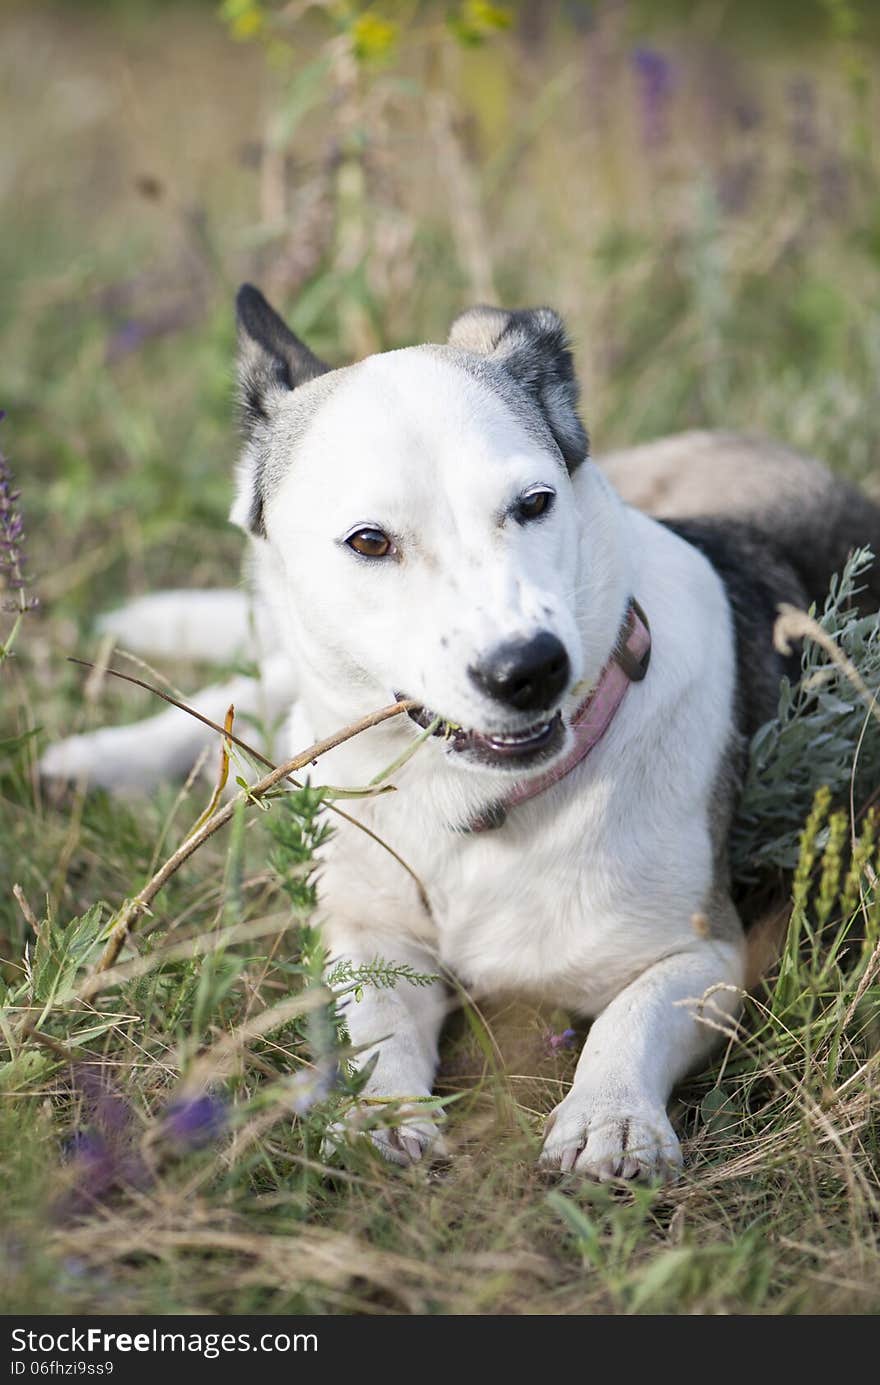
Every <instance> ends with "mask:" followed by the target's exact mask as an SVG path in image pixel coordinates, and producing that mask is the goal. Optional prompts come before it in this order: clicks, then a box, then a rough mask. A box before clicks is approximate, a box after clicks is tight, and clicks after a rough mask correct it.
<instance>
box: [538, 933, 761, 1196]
mask: <svg viewBox="0 0 880 1385" xmlns="http://www.w3.org/2000/svg"><path fill="white" fill-rule="evenodd" d="M742 980H743V951H742V946H741V944H740V943H739V942H712V941H707V942H705V943H704V944H702V945H701V946H700V947H699V948H695V949H694V950H692V951H688V952H686V953H678V954H675V955H673V956H667V957H664V958H663V959H662V960H661V961H659V962H655V963H654V964H653V965H652V966H650V967H648V968H647V969H646V970H645V971H644V972H642V973H641V975H640V976H638V977H637V979H636V980H635V981H633V982H631V983H630V985H628V986H626V987H625V988H624V990H622V991H620V992H619V994H618V995H617V996H615V998H614V999H613V1000H612V1001H611V1003H610V1004H609V1005H608V1006H607V1007H606V1008H605V1009H604V1010H603V1011H602V1013H601V1014H600V1015H599V1016H598V1018H597V1019H596V1020H595V1021H594V1023H593V1025H592V1028H591V1029H590V1033H589V1035H588V1037H587V1042H586V1044H585V1045H584V1050H583V1053H582V1054H581V1058H580V1061H579V1063H578V1066H577V1071H576V1072H575V1078H574V1083H573V1084H572V1088H571V1091H570V1092H569V1094H568V1096H567V1097H566V1098H565V1100H564V1101H562V1102H561V1103H560V1104H559V1105H558V1106H557V1107H556V1109H555V1111H553V1112H551V1114H550V1116H549V1117H548V1120H547V1127H546V1137H545V1140H544V1148H543V1150H542V1153H541V1163H542V1164H544V1165H546V1166H548V1167H551V1168H558V1169H561V1170H563V1171H568V1170H570V1169H576V1170H577V1171H578V1172H579V1173H584V1174H586V1175H587V1176H588V1177H591V1178H596V1179H599V1180H600V1181H602V1182H605V1181H607V1180H609V1179H611V1178H668V1177H670V1176H673V1175H674V1172H675V1170H676V1169H678V1168H679V1167H680V1165H681V1163H682V1156H681V1149H680V1146H679V1143H678V1139H677V1138H676V1135H675V1132H674V1131H673V1129H672V1126H671V1124H670V1122H669V1119H668V1117H667V1115H666V1103H667V1102H668V1100H669V1097H670V1095H671V1093H672V1089H673V1087H674V1086H675V1084H676V1083H677V1082H678V1081H679V1080H680V1079H681V1078H682V1077H684V1075H685V1074H686V1073H687V1072H689V1071H690V1070H691V1069H692V1068H693V1067H694V1066H695V1065H696V1064H697V1063H698V1062H699V1061H700V1060H701V1059H703V1058H705V1057H706V1056H707V1054H708V1053H709V1052H710V1051H711V1049H712V1048H713V1047H715V1045H716V1044H717V1042H718V1039H719V1032H718V1031H719V1027H723V1026H725V1025H726V1024H727V1025H729V1022H730V1016H732V1015H735V1014H736V1012H737V1011H738V1009H739V1004H740V990H739V988H740V986H741V985H742ZM716 987H717V989H713V988H716ZM703 997H705V999H704V1000H703V1003H702V1004H701V1003H700V1001H701V998H703ZM701 1013H702V1015H703V1016H704V1017H705V1018H704V1019H701V1018H700V1015H701ZM707 1021H708V1022H707Z"/></svg>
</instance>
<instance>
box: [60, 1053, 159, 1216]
mask: <svg viewBox="0 0 880 1385" xmlns="http://www.w3.org/2000/svg"><path fill="white" fill-rule="evenodd" d="M76 1086H77V1088H78V1089H79V1092H80V1094H81V1096H82V1114H83V1118H84V1124H83V1126H82V1127H81V1128H80V1129H78V1130H75V1131H74V1132H73V1134H72V1135H71V1136H70V1138H69V1139H68V1140H67V1141H66V1143H65V1146H64V1156H65V1162H66V1164H67V1167H68V1170H69V1173H70V1175H71V1179H70V1187H69V1189H68V1192H67V1193H66V1194H65V1195H64V1196H63V1197H62V1198H61V1199H60V1200H59V1202H58V1203H57V1204H56V1206H55V1214H56V1216H57V1217H59V1218H60V1219H61V1220H62V1221H67V1220H69V1219H70V1218H71V1217H76V1216H79V1215H82V1213H84V1212H86V1211H88V1210H89V1209H91V1208H93V1207H95V1206H96V1205H97V1204H99V1203H101V1202H103V1201H104V1200H105V1199H106V1198H107V1196H108V1195H109V1194H110V1193H111V1192H112V1191H113V1190H114V1189H118V1188H126V1187H145V1186H146V1184H147V1183H148V1182H149V1174H148V1171H147V1167H146V1164H145V1163H144V1160H143V1158H142V1156H141V1154H140V1153H139V1151H138V1150H137V1148H136V1147H135V1139H136V1135H137V1123H136V1120H135V1112H134V1109H133V1107H132V1105H131V1103H130V1102H129V1101H127V1100H126V1098H125V1097H124V1096H123V1095H122V1093H121V1092H120V1091H118V1089H117V1088H116V1087H114V1086H113V1084H112V1083H111V1081H110V1080H109V1078H108V1077H106V1075H105V1074H104V1073H103V1072H94V1071H93V1070H92V1069H89V1068H86V1069H83V1070H81V1071H80V1072H78V1073H77V1075H76Z"/></svg>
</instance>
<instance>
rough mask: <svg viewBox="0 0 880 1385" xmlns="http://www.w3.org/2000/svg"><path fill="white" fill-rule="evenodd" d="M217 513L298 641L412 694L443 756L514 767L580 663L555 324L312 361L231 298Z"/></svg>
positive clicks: (256, 307) (515, 326)
mask: <svg viewBox="0 0 880 1385" xmlns="http://www.w3.org/2000/svg"><path fill="white" fill-rule="evenodd" d="M239 320H240V326H241V347H242V350H241V380H242V391H243V401H244V408H245V422H246V429H247V446H246V449H245V455H244V460H243V464H242V472H241V478H240V479H241V484H240V490H239V496H238V500H237V502H236V505H235V508H234V510H233V518H234V519H235V520H236V521H237V522H239V523H241V524H242V525H243V526H244V527H246V528H248V529H249V530H250V531H251V532H252V533H253V534H255V536H257V537H258V538H260V539H262V540H263V541H264V542H267V543H268V544H269V545H270V546H271V548H272V550H273V551H274V554H275V558H276V561H277V562H278V563H279V564H280V566H281V569H282V570H283V572H284V575H285V579H286V596H287V598H288V599H289V601H290V603H291V606H292V607H295V612H296V625H297V628H298V632H299V634H300V636H301V643H302V654H303V657H304V658H306V659H308V658H309V657H312V658H314V660H315V661H316V663H318V664H319V665H320V669H321V672H322V675H323V676H325V677H328V676H329V677H331V678H335V679H341V680H345V681H346V683H347V684H348V685H354V686H358V687H360V688H363V689H364V691H365V693H368V694H369V699H365V701H367V700H372V701H373V702H381V701H384V700H387V699H388V698H392V697H404V698H410V699H413V700H415V701H416V702H417V703H418V704H419V710H418V711H414V712H413V713H411V715H412V716H413V717H414V719H415V720H417V721H418V723H419V724H420V725H421V726H424V727H429V726H430V727H432V728H433V730H434V731H435V734H436V735H437V737H438V742H437V743H438V745H439V746H441V747H442V749H443V750H444V751H445V752H446V753H447V754H449V755H450V756H452V757H454V759H455V762H456V763H457V764H461V765H462V766H464V765H476V766H480V767H482V768H486V767H491V768H493V769H498V770H501V771H510V770H514V771H516V770H518V771H520V772H522V771H523V770H526V769H530V768H532V767H533V766H537V765H543V764H544V763H546V762H547V761H548V760H550V759H552V758H554V757H555V756H556V755H558V754H559V753H560V751H561V749H562V747H563V745H564V743H565V731H564V727H563V725H562V719H561V716H560V710H559V709H560V706H561V704H562V702H563V701H564V699H565V698H566V696H567V694H569V693H570V691H571V689H572V688H573V686H574V685H575V684H577V682H578V681H579V680H580V679H581V677H582V675H583V655H582V649H581V641H580V637H579V632H578V628H577V624H576V621H575V616H574V610H575V599H576V595H577V592H576V587H577V580H578V559H579V547H580V538H581V536H580V533H579V527H578V521H577V516H576V510H575V506H574V504H573V503H572V497H571V479H570V473H571V471H573V470H574V469H575V467H576V466H577V464H578V463H579V462H580V461H581V460H582V459H583V457H584V456H585V454H586V450H587V443H586V437H585V435H584V433H583V429H582V427H581V425H580V422H579V421H578V418H577V414H576V412H575V400H576V385H575V382H574V377H573V372H572V367H571V359H570V356H569V353H568V350H567V347H566V345H565V340H564V336H563V333H562V329H561V326H560V324H559V321H558V319H557V318H556V317H555V315H553V314H551V313H550V312H548V311H547V310H538V311H537V312H535V313H523V314H506V313H500V312H496V311H495V310H488V309H477V310H474V311H473V312H472V313H468V314H465V315H464V317H463V318H461V319H459V320H458V322H457V323H456V324H455V326H454V328H453V332H452V336H451V339H450V345H449V346H446V347H431V346H428V347H414V348H410V349H407V350H403V351H394V352H389V353H387V354H384V355H380V356H374V357H370V358H369V359H367V360H366V361H363V362H361V363H360V364H358V365H356V366H352V367H348V368H346V369H343V370H338V371H327V370H326V369H325V368H324V367H322V366H321V364H320V362H318V361H317V360H316V358H315V357H313V356H312V355H311V353H309V352H308V350H307V349H306V348H305V347H303V346H302V344H301V343H300V342H298V341H297V339H296V338H294V337H293V336H292V334H291V333H289V331H288V329H287V328H286V327H285V326H284V324H283V323H282V322H281V320H280V319H279V318H278V317H277V316H276V315H275V314H274V312H273V311H272V310H271V309H270V308H269V306H268V304H266V303H265V300H264V299H262V298H261V296H259V295H258V294H257V292H256V290H253V289H247V288H246V289H244V290H243V291H242V293H241V294H240V295H239Z"/></svg>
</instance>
